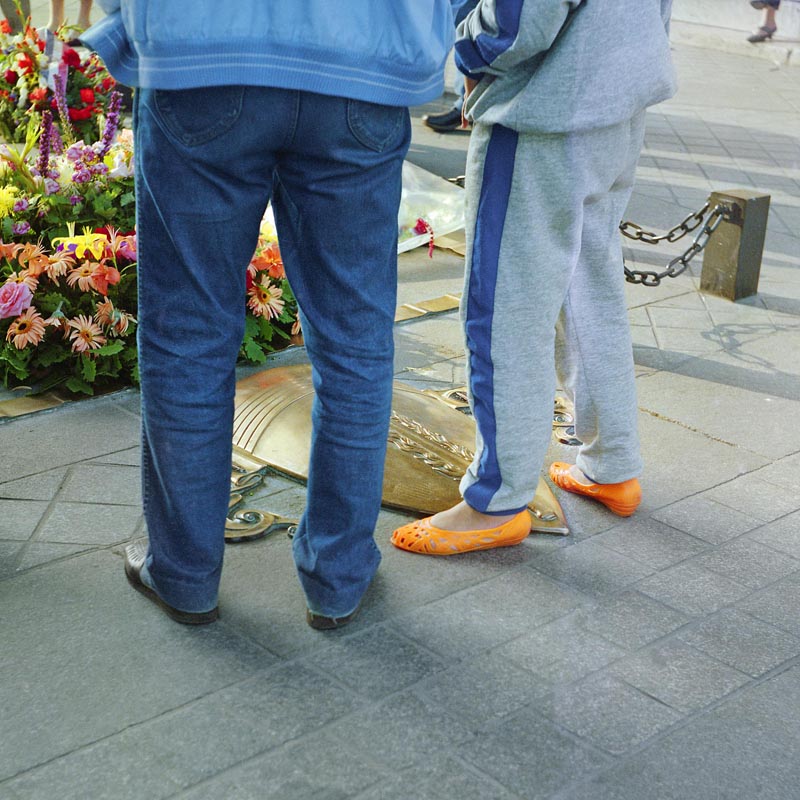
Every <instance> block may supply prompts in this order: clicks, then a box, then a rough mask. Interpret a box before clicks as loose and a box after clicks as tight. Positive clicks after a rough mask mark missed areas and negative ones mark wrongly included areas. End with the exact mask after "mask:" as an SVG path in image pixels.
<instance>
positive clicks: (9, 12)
mask: <svg viewBox="0 0 800 800" xmlns="http://www.w3.org/2000/svg"><path fill="white" fill-rule="evenodd" d="M19 5H20V8H21V10H22V18H20V16H19V14H17V7H16V5H15V4H14V0H0V8H2V10H3V16H4V17H5V18H6V19H7V20H8V24H9V27H10V28H11V32H12V33H19V32H20V31H21V30H22V26H23V23H24V21H25V20H26V19H28V17H30V15H31V0H21V2H20V4H19Z"/></svg>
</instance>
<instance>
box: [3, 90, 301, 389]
mask: <svg viewBox="0 0 800 800" xmlns="http://www.w3.org/2000/svg"><path fill="white" fill-rule="evenodd" d="M42 118H43V119H42V125H41V130H40V132H39V136H38V140H37V137H36V135H29V137H28V141H27V142H26V143H25V147H24V148H22V150H21V151H20V150H17V149H15V148H8V147H6V148H0V177H1V178H2V183H0V379H1V380H2V383H3V384H4V385H5V386H7V387H13V386H24V385H28V386H30V385H33V386H34V387H35V389H36V390H37V391H44V390H46V389H50V388H53V387H55V386H60V387H64V388H66V389H67V390H68V391H70V392H73V393H84V394H93V393H94V391H95V389H96V388H102V387H108V386H120V385H128V384H131V383H133V384H135V383H137V382H138V369H137V353H136V342H135V336H134V335H133V334H134V331H135V328H136V313H137V304H136V296H137V285H136V237H135V233H134V223H135V219H134V208H135V202H134V187H133V163H132V159H133V150H132V144H131V137H130V131H122V132H119V131H118V130H117V124H118V121H119V97H118V96H112V98H111V100H110V102H109V113H108V116H107V118H106V124H105V129H104V132H103V136H102V138H101V139H100V140H99V141H98V142H95V143H94V144H92V145H87V144H85V143H84V142H83V141H76V142H74V143H73V144H71V145H69V146H65V144H64V143H63V142H62V140H61V137H60V134H59V132H58V130H57V129H56V128H55V126H54V125H53V121H52V115H51V114H50V112H49V111H47V110H46V111H44V112H43V114H42ZM37 143H38V153H37V152H35V150H34V147H35V145H36V144H37ZM244 302H245V303H246V321H245V336H244V340H243V342H242V348H241V352H240V355H241V357H242V358H243V359H245V360H247V361H250V362H252V363H263V362H264V361H265V360H266V354H267V353H269V352H271V351H273V350H276V349H278V348H279V347H282V346H285V345H286V344H288V343H290V341H291V339H292V336H293V335H294V336H297V335H298V334H299V324H298V323H297V304H296V302H295V299H294V296H293V294H292V291H291V289H290V288H289V283H288V281H287V280H286V275H285V272H284V269H283V262H282V261H281V257H280V252H279V250H278V245H277V242H276V237H275V232H274V229H273V228H272V227H271V226H270V225H269V224H268V223H265V225H264V227H263V228H262V231H261V237H260V239H259V243H258V247H257V249H256V252H255V254H254V255H253V258H252V260H251V263H250V264H249V266H248V268H247V295H246V298H245V300H244Z"/></svg>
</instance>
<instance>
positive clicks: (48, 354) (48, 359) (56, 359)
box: [36, 344, 72, 367]
mask: <svg viewBox="0 0 800 800" xmlns="http://www.w3.org/2000/svg"><path fill="white" fill-rule="evenodd" d="M71 355H72V351H71V350H70V349H69V347H67V346H66V344H61V345H59V346H52V347H48V348H46V349H43V348H39V353H38V354H37V356H36V364H37V366H40V367H50V366H52V365H53V364H60V363H61V362H62V361H66V360H67V359H68V358H69V357H70V356H71Z"/></svg>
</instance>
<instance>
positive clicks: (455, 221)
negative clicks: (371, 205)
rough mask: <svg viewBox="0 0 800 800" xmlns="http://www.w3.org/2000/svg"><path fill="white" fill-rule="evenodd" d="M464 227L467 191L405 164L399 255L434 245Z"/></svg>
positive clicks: (409, 164)
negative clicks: (437, 239) (420, 247)
mask: <svg viewBox="0 0 800 800" xmlns="http://www.w3.org/2000/svg"><path fill="white" fill-rule="evenodd" d="M463 227H464V190H463V189H461V188H460V187H458V186H455V185H454V184H452V183H449V182H448V181H446V180H444V179H443V178H440V177H439V176H438V175H434V174H433V173H431V172H428V171H427V170H424V169H422V168H421V167H418V166H416V165H415V164H412V163H410V162H409V161H406V162H404V163H403V193H402V195H401V199H400V210H399V213H398V217H397V233H398V246H397V252H398V253H403V252H405V251H406V250H412V249H413V248H415V247H419V246H421V245H431V246H432V245H433V244H434V243H435V241H436V237H437V236H444V235H446V234H448V233H452V232H453V231H456V230H459V229H460V228H463Z"/></svg>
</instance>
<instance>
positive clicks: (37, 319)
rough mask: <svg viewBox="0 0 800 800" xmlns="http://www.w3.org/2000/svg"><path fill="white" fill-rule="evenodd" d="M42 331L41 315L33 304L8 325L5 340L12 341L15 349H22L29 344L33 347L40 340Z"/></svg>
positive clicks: (43, 328) (43, 329) (43, 327)
mask: <svg viewBox="0 0 800 800" xmlns="http://www.w3.org/2000/svg"><path fill="white" fill-rule="evenodd" d="M44 331H45V325H44V320H43V319H42V315H41V314H40V313H39V312H38V311H37V310H36V309H35V308H34V307H33V306H30V307H29V308H26V309H25V311H23V312H22V314H20V315H19V316H18V317H17V318H16V319H15V320H14V321H13V322H12V323H11V325H9V328H8V331H7V332H6V341H7V342H12V343H13V345H14V347H16V348H17V350H22V349H24V348H25V347H27V346H28V345H29V344H32V345H34V347H35V346H36V345H37V344H39V342H41V341H42V338H43V337H44Z"/></svg>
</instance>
